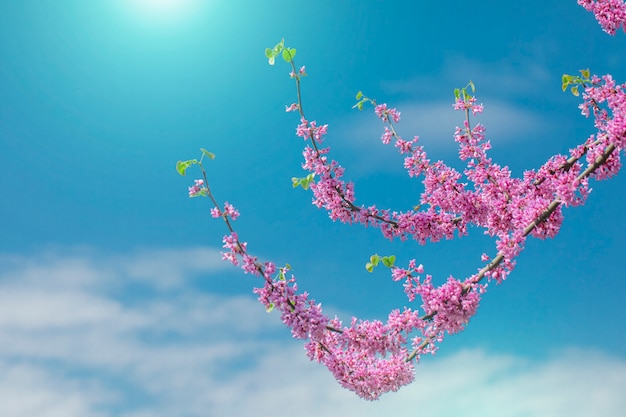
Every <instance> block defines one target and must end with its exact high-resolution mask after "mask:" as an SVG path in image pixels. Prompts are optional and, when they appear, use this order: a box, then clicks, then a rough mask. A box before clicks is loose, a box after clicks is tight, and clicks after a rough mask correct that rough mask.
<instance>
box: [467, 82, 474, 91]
mask: <svg viewBox="0 0 626 417" xmlns="http://www.w3.org/2000/svg"><path fill="white" fill-rule="evenodd" d="M467 85H469V86H470V88H471V89H472V93H475V92H476V87H475V86H474V83H473V82H472V80H470V82H469V83H468V84H467Z"/></svg>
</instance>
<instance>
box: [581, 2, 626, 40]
mask: <svg viewBox="0 0 626 417" xmlns="http://www.w3.org/2000/svg"><path fill="white" fill-rule="evenodd" d="M578 4H579V5H581V6H583V7H584V8H585V10H587V11H589V12H592V13H593V14H594V15H595V17H596V20H597V21H598V23H600V26H602V30H604V31H605V32H606V33H608V34H609V35H615V32H617V30H619V28H620V26H621V28H622V30H624V32H626V2H624V1H623V0H578Z"/></svg>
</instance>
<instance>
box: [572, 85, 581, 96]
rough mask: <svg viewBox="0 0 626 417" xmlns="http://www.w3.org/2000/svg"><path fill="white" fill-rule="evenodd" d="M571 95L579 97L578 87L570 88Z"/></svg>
mask: <svg viewBox="0 0 626 417" xmlns="http://www.w3.org/2000/svg"><path fill="white" fill-rule="evenodd" d="M572 94H574V95H575V96H576V97H578V96H579V95H580V93H578V86H577V85H575V86H573V87H572Z"/></svg>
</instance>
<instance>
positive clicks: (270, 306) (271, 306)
mask: <svg viewBox="0 0 626 417" xmlns="http://www.w3.org/2000/svg"><path fill="white" fill-rule="evenodd" d="M272 310H274V303H270V305H268V306H267V307H266V308H265V311H266V312H268V313H271V312H272Z"/></svg>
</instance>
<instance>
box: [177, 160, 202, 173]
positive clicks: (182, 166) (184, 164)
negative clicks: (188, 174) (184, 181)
mask: <svg viewBox="0 0 626 417" xmlns="http://www.w3.org/2000/svg"><path fill="white" fill-rule="evenodd" d="M197 163H198V161H197V160H196V159H189V160H188V161H178V162H176V171H178V173H179V174H180V175H182V176H183V177H184V176H185V171H187V168H189V167H190V166H192V165H193V164H197Z"/></svg>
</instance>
